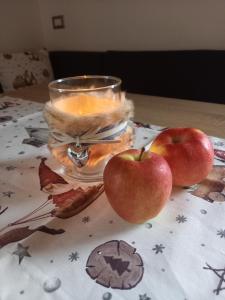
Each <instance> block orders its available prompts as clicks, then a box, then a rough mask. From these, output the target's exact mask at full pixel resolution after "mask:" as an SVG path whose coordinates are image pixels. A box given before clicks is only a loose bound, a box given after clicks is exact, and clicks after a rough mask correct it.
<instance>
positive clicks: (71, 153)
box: [67, 144, 89, 168]
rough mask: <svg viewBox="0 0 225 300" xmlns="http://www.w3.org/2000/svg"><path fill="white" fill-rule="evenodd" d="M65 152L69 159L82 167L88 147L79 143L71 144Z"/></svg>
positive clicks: (87, 156) (86, 159)
mask: <svg viewBox="0 0 225 300" xmlns="http://www.w3.org/2000/svg"><path fill="white" fill-rule="evenodd" d="M67 154H68V157H69V158H70V160H71V161H72V162H73V163H74V164H75V165H76V166H77V167H78V168H82V167H84V166H85V165H86V163H87V161H88V158H89V154H88V147H87V146H81V145H75V144H74V145H71V146H69V147H68V149H67Z"/></svg>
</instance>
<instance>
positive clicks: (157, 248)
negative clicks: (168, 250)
mask: <svg viewBox="0 0 225 300" xmlns="http://www.w3.org/2000/svg"><path fill="white" fill-rule="evenodd" d="M163 249H165V247H164V246H163V245H162V244H159V245H158V244H156V245H155V247H154V248H152V250H153V251H155V254H158V253H163Z"/></svg>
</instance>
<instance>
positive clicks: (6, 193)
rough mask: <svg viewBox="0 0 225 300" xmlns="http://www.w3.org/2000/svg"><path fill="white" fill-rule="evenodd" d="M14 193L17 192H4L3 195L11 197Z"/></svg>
mask: <svg viewBox="0 0 225 300" xmlns="http://www.w3.org/2000/svg"><path fill="white" fill-rule="evenodd" d="M13 194H15V193H14V192H12V191H7V192H2V195H3V197H8V198H11V196H12V195H13Z"/></svg>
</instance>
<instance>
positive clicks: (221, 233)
mask: <svg viewBox="0 0 225 300" xmlns="http://www.w3.org/2000/svg"><path fill="white" fill-rule="evenodd" d="M217 235H219V236H220V238H221V239H222V238H225V229H220V230H217Z"/></svg>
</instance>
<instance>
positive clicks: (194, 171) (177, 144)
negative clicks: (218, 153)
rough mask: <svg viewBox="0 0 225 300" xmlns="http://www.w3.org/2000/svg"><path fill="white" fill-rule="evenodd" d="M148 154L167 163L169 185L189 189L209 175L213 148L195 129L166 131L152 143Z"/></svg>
mask: <svg viewBox="0 0 225 300" xmlns="http://www.w3.org/2000/svg"><path fill="white" fill-rule="evenodd" d="M150 151H151V152H154V153H157V154H159V155H162V156H163V157H164V158H165V159H166V161H167V162H168V164H169V166H170V168H171V171H172V175H173V184H174V185H177V186H190V185H193V184H196V183H198V182H200V181H202V180H203V179H205V178H206V176H207V175H208V174H209V172H210V171H211V169H212V165H213V158H214V153H213V147H212V143H211V142H210V140H209V138H208V137H207V135H206V134H205V133H203V132H202V131H201V130H199V129H195V128H170V129H167V130H165V131H163V132H162V133H160V134H159V135H158V136H157V137H156V138H155V140H154V141H153V143H152V145H151V147H150Z"/></svg>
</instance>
